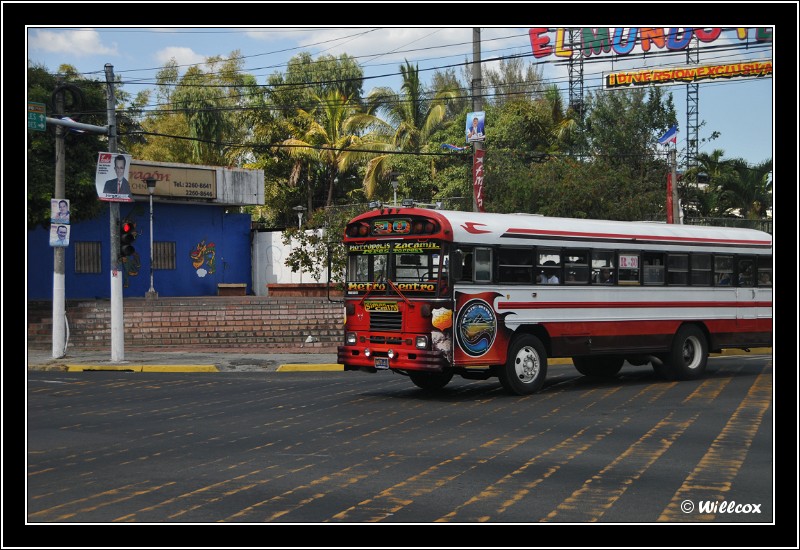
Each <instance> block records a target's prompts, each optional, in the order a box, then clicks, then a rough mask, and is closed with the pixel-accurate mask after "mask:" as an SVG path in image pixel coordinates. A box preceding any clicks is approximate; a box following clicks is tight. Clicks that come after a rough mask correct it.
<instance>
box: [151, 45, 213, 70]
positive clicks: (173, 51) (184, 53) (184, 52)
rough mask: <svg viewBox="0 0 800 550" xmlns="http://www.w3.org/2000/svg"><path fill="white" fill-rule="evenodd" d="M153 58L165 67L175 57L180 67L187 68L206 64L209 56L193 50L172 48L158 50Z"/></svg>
mask: <svg viewBox="0 0 800 550" xmlns="http://www.w3.org/2000/svg"><path fill="white" fill-rule="evenodd" d="M153 57H154V58H155V60H156V61H157V62H158V64H159V65H160V66H162V67H163V66H164V65H165V64H166V63H167V62H168V61H169V60H170V59H172V58H173V57H174V58H175V62H176V63H177V64H178V65H179V66H186V65H200V64H202V63H205V61H206V57H207V56H205V55H201V54H199V53H197V52H195V51H194V50H192V49H191V48H185V47H179V46H170V47H169V48H163V49H161V50H158V51H157V52H156V53H155V54H154V55H153Z"/></svg>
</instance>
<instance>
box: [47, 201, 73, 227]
mask: <svg viewBox="0 0 800 550" xmlns="http://www.w3.org/2000/svg"><path fill="white" fill-rule="evenodd" d="M50 223H66V224H69V199H50Z"/></svg>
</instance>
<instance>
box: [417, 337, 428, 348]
mask: <svg viewBox="0 0 800 550" xmlns="http://www.w3.org/2000/svg"><path fill="white" fill-rule="evenodd" d="M416 346H417V349H428V337H427V336H424V335H423V336H417V342H416Z"/></svg>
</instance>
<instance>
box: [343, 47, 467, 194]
mask: <svg viewBox="0 0 800 550" xmlns="http://www.w3.org/2000/svg"><path fill="white" fill-rule="evenodd" d="M400 73H401V75H402V77H403V84H402V87H401V92H400V93H399V94H398V93H396V92H394V90H392V89H391V88H387V87H379V88H375V89H373V90H372V92H370V94H369V96H368V97H367V100H366V101H367V111H366V114H365V116H364V117H362V118H361V119H360V120H357V121H356V123H357V124H359V125H360V126H361V127H369V128H371V130H372V132H371V133H370V134H369V137H365V139H364V143H365V144H369V145H371V146H372V147H374V148H376V149H382V150H383V151H385V153H383V154H378V155H375V156H373V157H372V158H371V159H370V160H369V161H368V163H367V168H366V173H365V175H364V191H365V194H366V196H367V197H372V195H373V194H374V192H375V188H376V186H377V185H378V183H379V182H380V181H386V180H387V179H388V178H389V177H390V176H391V174H392V172H393V171H394V169H395V166H396V164H397V158H396V157H395V155H392V154H390V153H389V152H390V151H404V152H414V153H419V152H421V151H422V150H423V146H424V145H425V144H426V143H427V142H428V139H429V138H430V136H431V135H432V134H433V133H434V132H435V131H436V130H437V129H438V128H439V127H440V125H441V124H442V121H443V120H444V117H445V115H446V114H447V103H448V102H449V101H450V100H452V99H455V98H456V97H458V93H459V92H458V90H453V89H447V88H445V89H440V90H437V91H436V92H435V93H434V94H433V95H432V96H431V94H430V93H428V91H427V90H426V88H425V87H424V86H423V85H422V82H421V81H420V78H419V67H418V66H412V65H411V64H410V63H409V62H408V61H406V62H405V64H404V65H401V66H400Z"/></svg>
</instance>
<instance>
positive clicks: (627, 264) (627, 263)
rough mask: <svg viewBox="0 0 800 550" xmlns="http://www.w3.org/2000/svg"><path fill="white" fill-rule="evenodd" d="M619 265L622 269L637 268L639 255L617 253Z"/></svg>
mask: <svg viewBox="0 0 800 550" xmlns="http://www.w3.org/2000/svg"><path fill="white" fill-rule="evenodd" d="M619 266H620V267H621V268H623V269H638V268H639V256H638V255H634V256H628V255H623V254H620V255H619Z"/></svg>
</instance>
